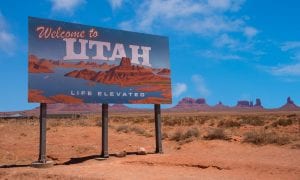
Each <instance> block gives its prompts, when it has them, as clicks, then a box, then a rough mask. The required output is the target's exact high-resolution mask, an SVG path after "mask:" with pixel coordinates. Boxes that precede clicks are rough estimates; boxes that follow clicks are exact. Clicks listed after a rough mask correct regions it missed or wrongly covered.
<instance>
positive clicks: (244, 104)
mask: <svg viewBox="0 0 300 180" xmlns="http://www.w3.org/2000/svg"><path fill="white" fill-rule="evenodd" d="M236 107H242V108H245V107H247V108H250V107H253V102H252V101H246V100H240V101H238V102H237V104H236Z"/></svg>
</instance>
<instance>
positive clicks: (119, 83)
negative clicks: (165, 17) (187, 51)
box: [28, 17, 172, 104]
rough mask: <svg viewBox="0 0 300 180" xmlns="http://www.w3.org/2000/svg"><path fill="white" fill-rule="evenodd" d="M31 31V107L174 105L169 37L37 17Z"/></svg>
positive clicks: (29, 27) (29, 61)
mask: <svg viewBox="0 0 300 180" xmlns="http://www.w3.org/2000/svg"><path fill="white" fill-rule="evenodd" d="M28 31H29V32H28V36H29V39H28V47H29V48H28V72H29V75H28V101H29V102H39V103H127V104H170V103H172V94H171V77H170V61H169V42H168V38H167V37H164V36H156V35H149V34H142V33H135V32H128V31H122V30H114V29H108V28H102V27H95V26H86V25H81V24H74V23H67V22H61V21H54V20H47V19H40V18H33V17H29V19H28Z"/></svg>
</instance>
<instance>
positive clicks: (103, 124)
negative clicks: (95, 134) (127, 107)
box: [101, 103, 109, 158]
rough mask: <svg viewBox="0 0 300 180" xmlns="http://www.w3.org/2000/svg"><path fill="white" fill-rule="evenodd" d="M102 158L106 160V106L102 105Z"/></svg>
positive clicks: (107, 155)
mask: <svg viewBox="0 0 300 180" xmlns="http://www.w3.org/2000/svg"><path fill="white" fill-rule="evenodd" d="M101 157H102V158H108V157H109V154H108V104H106V103H104V104H102V152H101Z"/></svg>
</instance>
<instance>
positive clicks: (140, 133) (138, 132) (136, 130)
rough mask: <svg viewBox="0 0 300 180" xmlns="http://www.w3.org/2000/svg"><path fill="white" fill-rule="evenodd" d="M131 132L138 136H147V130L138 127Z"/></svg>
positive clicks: (134, 127) (132, 128)
mask: <svg viewBox="0 0 300 180" xmlns="http://www.w3.org/2000/svg"><path fill="white" fill-rule="evenodd" d="M130 130H131V131H133V132H134V133H136V134H139V135H145V134H146V131H145V129H143V128H140V127H137V126H133V127H131V128H130Z"/></svg>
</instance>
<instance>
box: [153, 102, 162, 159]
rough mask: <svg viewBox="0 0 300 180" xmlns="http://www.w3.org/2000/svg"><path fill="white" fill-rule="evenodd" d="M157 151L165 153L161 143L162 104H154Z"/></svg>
mask: <svg viewBox="0 0 300 180" xmlns="http://www.w3.org/2000/svg"><path fill="white" fill-rule="evenodd" d="M154 119H155V141H156V148H155V152H156V153H161V154H162V153H163V150H162V143H161V110H160V104H154Z"/></svg>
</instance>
